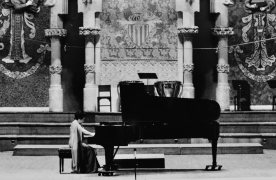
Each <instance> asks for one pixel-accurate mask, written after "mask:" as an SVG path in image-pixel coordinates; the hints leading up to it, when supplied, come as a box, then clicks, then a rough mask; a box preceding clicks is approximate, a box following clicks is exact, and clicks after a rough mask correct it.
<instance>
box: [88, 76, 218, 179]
mask: <svg viewBox="0 0 276 180" xmlns="http://www.w3.org/2000/svg"><path fill="white" fill-rule="evenodd" d="M118 87H119V92H120V99H121V111H122V122H121V123H119V124H118V123H115V124H114V123H100V125H98V126H95V136H94V137H92V138H88V139H87V142H88V143H89V144H99V145H101V146H103V147H104V149H105V160H106V165H105V166H104V169H103V171H102V172H100V174H99V175H101V173H102V175H113V172H114V164H113V160H114V157H115V155H116V153H117V150H118V147H119V146H127V145H128V144H129V143H130V142H132V141H137V140H141V139H178V138H207V139H209V140H210V142H211V144H212V159H213V162H212V165H207V166H206V168H205V169H206V170H220V169H221V167H222V166H221V165H217V161H216V156H217V141H218V138H219V123H218V121H217V120H218V118H219V116H220V106H219V104H218V103H217V102H216V101H213V100H207V99H186V98H175V97H159V96H151V95H149V94H148V93H147V92H146V91H145V89H146V88H145V85H144V84H143V83H142V82H140V81H137V82H131V81H122V82H120V83H119V85H118ZM115 146H117V149H116V150H115V148H114V147H115ZM114 150H115V152H114Z"/></svg>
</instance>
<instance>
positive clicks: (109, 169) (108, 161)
mask: <svg viewBox="0 0 276 180" xmlns="http://www.w3.org/2000/svg"><path fill="white" fill-rule="evenodd" d="M104 151H105V165H104V167H103V170H100V171H99V172H98V175H99V176H101V175H103V176H113V175H114V163H113V159H114V157H113V153H114V146H112V145H106V146H104Z"/></svg>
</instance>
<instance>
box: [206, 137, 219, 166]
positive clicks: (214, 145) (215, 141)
mask: <svg viewBox="0 0 276 180" xmlns="http://www.w3.org/2000/svg"><path fill="white" fill-rule="evenodd" d="M211 143H212V159H213V163H212V165H207V166H206V168H205V170H206V171H216V170H218V171H219V170H221V168H222V165H217V144H218V139H213V140H211Z"/></svg>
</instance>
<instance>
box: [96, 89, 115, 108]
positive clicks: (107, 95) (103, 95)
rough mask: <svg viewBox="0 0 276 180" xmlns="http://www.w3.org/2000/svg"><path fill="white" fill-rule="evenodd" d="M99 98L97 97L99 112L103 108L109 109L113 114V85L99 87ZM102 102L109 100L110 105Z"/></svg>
mask: <svg viewBox="0 0 276 180" xmlns="http://www.w3.org/2000/svg"><path fill="white" fill-rule="evenodd" d="M98 88H99V90H98V97H97V104H98V111H99V112H101V107H109V109H110V112H111V110H112V109H111V106H112V105H111V85H99V86H98ZM102 100H108V101H109V103H108V104H106V103H102V102H101V101H102Z"/></svg>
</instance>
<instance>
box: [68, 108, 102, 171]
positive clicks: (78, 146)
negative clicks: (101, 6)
mask: <svg viewBox="0 0 276 180" xmlns="http://www.w3.org/2000/svg"><path fill="white" fill-rule="evenodd" d="M83 122H84V114H83V113H81V112H77V113H75V118H74V120H73V122H72V123H71V126H70V139H69V146H70V148H71V153H72V173H92V172H97V171H98V168H99V163H98V160H97V157H96V152H95V150H94V149H93V148H92V147H91V146H89V145H87V144H85V143H83V142H82V140H83V134H86V135H91V136H94V133H92V132H89V131H87V130H86V129H84V128H83V127H82V126H81V124H82V123H83Z"/></svg>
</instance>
